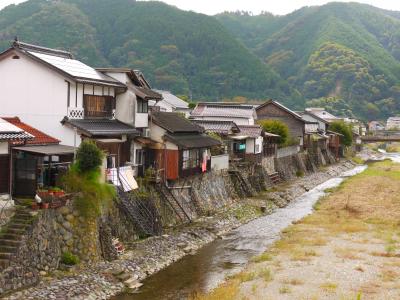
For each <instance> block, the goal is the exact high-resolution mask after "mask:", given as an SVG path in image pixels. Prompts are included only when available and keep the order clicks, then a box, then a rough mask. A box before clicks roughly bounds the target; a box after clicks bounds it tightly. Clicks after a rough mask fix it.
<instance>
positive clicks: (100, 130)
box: [62, 119, 139, 137]
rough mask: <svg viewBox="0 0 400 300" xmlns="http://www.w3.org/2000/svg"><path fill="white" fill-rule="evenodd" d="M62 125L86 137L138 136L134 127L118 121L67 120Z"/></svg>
mask: <svg viewBox="0 0 400 300" xmlns="http://www.w3.org/2000/svg"><path fill="white" fill-rule="evenodd" d="M62 123H63V124H66V125H68V126H71V127H76V128H77V129H78V130H79V131H81V132H83V134H85V135H87V136H103V137H108V136H116V135H125V134H133V135H139V132H138V131H137V130H136V128H135V127H133V126H131V125H128V124H125V123H122V122H120V121H118V120H108V119H99V120H95V119H90V120H69V119H64V120H63V121H62Z"/></svg>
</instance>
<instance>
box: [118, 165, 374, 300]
mask: <svg viewBox="0 0 400 300" xmlns="http://www.w3.org/2000/svg"><path fill="white" fill-rule="evenodd" d="M366 168H367V167H366V166H357V167H355V168H354V169H352V170H349V171H346V172H344V173H343V174H341V176H339V177H335V178H332V179H330V180H328V181H326V182H324V183H322V184H320V185H318V186H317V187H315V188H314V189H312V190H310V191H308V192H306V193H304V194H303V195H301V196H300V197H298V198H296V199H295V200H294V201H292V202H291V203H290V204H289V205H288V206H287V207H285V208H281V209H277V210H276V211H275V212H274V213H272V214H270V215H266V216H263V217H260V218H258V219H255V220H253V221H251V222H249V223H247V224H245V225H242V226H240V227H238V228H237V229H235V230H233V231H231V232H230V233H229V234H227V235H226V236H224V237H223V239H219V240H216V241H214V242H212V243H210V244H208V245H207V246H205V247H203V248H202V249H200V250H199V251H198V252H197V253H196V254H195V255H189V256H186V257H184V258H183V259H181V260H179V261H178V262H176V263H174V264H172V265H171V266H169V267H167V268H165V269H164V270H162V271H160V272H158V273H156V274H154V275H153V276H150V277H149V278H147V279H146V280H145V281H144V282H143V283H144V285H143V286H142V288H141V289H140V290H139V291H138V292H137V293H135V294H123V295H119V296H117V297H116V298H115V299H116V300H144V299H146V300H148V299H151V300H153V299H155V300H157V299H160V300H161V299H163V300H164V299H186V298H187V297H188V296H190V295H191V294H194V293H197V292H204V291H207V290H210V289H212V288H214V287H216V286H217V285H218V284H220V283H221V282H222V281H223V280H224V278H225V277H226V276H227V275H231V274H234V273H237V272H239V271H240V270H242V269H243V268H244V266H245V265H246V264H247V263H248V261H249V259H250V258H251V257H253V256H255V255H258V254H260V253H262V252H264V251H265V250H266V248H267V247H268V246H269V245H271V244H272V243H273V242H274V241H276V240H277V239H279V236H280V232H281V231H282V230H283V229H284V228H286V227H287V226H289V225H290V224H291V223H292V222H293V221H296V220H299V219H301V218H303V217H304V216H306V215H308V214H310V213H311V212H312V209H313V205H314V204H315V202H316V201H317V200H318V199H319V198H321V197H322V196H324V195H325V193H324V190H326V189H328V188H333V187H336V186H338V185H339V184H340V183H341V182H342V181H343V180H344V179H345V178H346V177H349V176H353V175H355V174H358V173H360V172H362V171H363V170H365V169H366Z"/></svg>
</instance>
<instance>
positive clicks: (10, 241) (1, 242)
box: [0, 238, 21, 247]
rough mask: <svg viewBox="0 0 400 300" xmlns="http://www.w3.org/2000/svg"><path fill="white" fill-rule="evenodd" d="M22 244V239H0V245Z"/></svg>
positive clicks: (16, 245) (15, 245)
mask: <svg viewBox="0 0 400 300" xmlns="http://www.w3.org/2000/svg"><path fill="white" fill-rule="evenodd" d="M20 244H21V241H16V240H8V239H3V238H1V239H0V245H2V246H14V247H18V246H19V245H20Z"/></svg>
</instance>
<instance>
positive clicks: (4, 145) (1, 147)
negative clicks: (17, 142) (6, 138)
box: [0, 142, 8, 154]
mask: <svg viewBox="0 0 400 300" xmlns="http://www.w3.org/2000/svg"><path fill="white" fill-rule="evenodd" d="M0 154H8V142H0Z"/></svg>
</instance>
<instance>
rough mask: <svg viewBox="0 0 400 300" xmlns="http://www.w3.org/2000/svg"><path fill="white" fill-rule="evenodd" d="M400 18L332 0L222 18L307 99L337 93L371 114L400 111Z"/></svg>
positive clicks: (355, 109) (356, 108)
mask: <svg viewBox="0 0 400 300" xmlns="http://www.w3.org/2000/svg"><path fill="white" fill-rule="evenodd" d="M399 16H400V14H399V13H396V12H388V11H385V10H381V9H378V8H375V7H372V6H368V5H363V4H358V3H330V4H327V5H323V6H317V7H305V8H302V9H300V10H298V11H295V12H293V13H292V14H289V15H286V16H274V17H272V16H265V17H263V16H253V17H252V16H248V15H240V14H234V13H231V14H222V15H218V16H217V19H218V20H219V21H220V22H222V23H223V24H224V26H225V27H227V28H228V29H230V30H231V32H232V33H233V34H235V35H236V36H237V38H238V39H240V40H242V41H243V42H244V43H245V44H246V45H247V46H248V47H249V49H250V50H252V51H253V53H255V54H256V55H258V56H259V57H260V59H262V60H263V61H264V62H265V63H266V64H268V65H270V66H272V67H273V68H274V69H275V70H276V71H277V72H278V73H279V74H280V75H281V76H282V77H283V78H285V79H287V80H288V82H289V84H291V85H292V86H293V87H295V88H297V89H299V90H300V91H301V92H302V93H303V96H305V98H306V99H313V98H319V97H329V96H335V97H336V98H338V99H341V101H340V103H342V102H343V101H344V102H345V103H347V104H348V105H349V106H350V107H351V110H352V111H353V112H354V113H355V114H356V115H358V116H364V117H367V116H370V115H371V111H373V112H374V114H373V115H377V116H387V115H388V113H393V111H392V112H390V111H389V110H388V109H387V106H390V107H392V108H393V106H394V107H395V108H396V110H397V111H400V98H399V94H398V92H397V91H398V90H399V88H398V84H399V81H400V61H399V59H400V57H399V55H400V19H399ZM263 27H267V28H268V29H262V28H263ZM252 32H254V33H256V34H255V35H252V34H251V33H252ZM244 37H245V38H244ZM327 45H330V47H327ZM332 47H333V48H334V49H332ZM328 48H329V49H328ZM335 103H339V102H335ZM388 103H390V105H388Z"/></svg>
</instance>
